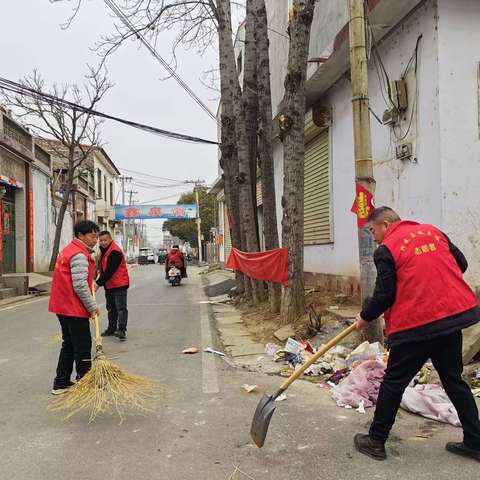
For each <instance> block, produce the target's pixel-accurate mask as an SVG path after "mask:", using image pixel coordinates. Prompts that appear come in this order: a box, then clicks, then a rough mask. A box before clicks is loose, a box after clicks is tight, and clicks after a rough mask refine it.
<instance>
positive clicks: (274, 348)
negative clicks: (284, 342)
mask: <svg viewBox="0 0 480 480" xmlns="http://www.w3.org/2000/svg"><path fill="white" fill-rule="evenodd" d="M281 348H282V347H280V345H277V344H276V343H267V344H266V345H265V354H266V355H269V356H271V357H273V356H274V355H275V354H276V353H277V352H278V351H279V350H280V349H281Z"/></svg>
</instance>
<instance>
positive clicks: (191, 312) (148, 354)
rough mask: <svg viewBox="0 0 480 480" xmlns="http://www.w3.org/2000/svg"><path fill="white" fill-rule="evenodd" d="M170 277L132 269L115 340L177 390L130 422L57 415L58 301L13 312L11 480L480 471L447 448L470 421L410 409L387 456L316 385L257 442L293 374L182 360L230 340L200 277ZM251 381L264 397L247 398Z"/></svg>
mask: <svg viewBox="0 0 480 480" xmlns="http://www.w3.org/2000/svg"><path fill="white" fill-rule="evenodd" d="M163 275H164V270H163V268H162V267H161V266H158V265H151V266H144V267H137V268H135V269H134V270H133V271H132V287H131V289H130V291H129V311H130V320H129V328H128V339H127V341H126V342H124V343H120V342H119V341H118V340H117V339H115V338H107V339H105V341H104V348H105V351H106V352H107V354H108V355H109V356H112V357H115V359H116V360H115V361H116V362H117V363H119V364H120V365H121V366H123V367H124V368H126V369H128V370H130V371H132V372H134V373H138V374H141V375H145V376H148V377H151V378H153V379H155V380H157V381H158V382H160V383H162V384H163V385H164V386H165V395H164V396H163V397H162V398H160V399H159V400H158V401H157V402H156V403H155V409H154V411H153V412H152V413H148V414H146V415H139V414H132V415H129V416H127V418H126V419H125V420H124V421H123V423H120V422H119V419H118V417H117V416H115V415H106V416H103V417H100V418H98V419H97V420H96V421H95V422H94V423H92V424H88V416H87V415H86V414H78V415H76V416H75V417H73V418H71V419H69V420H67V421H64V420H63V418H62V416H61V415H60V414H59V413H56V412H50V411H48V410H47V407H48V405H49V402H50V401H51V398H52V396H51V395H50V389H51V384H52V379H53V375H54V370H55V366H56V361H57V357H58V351H59V348H60V344H59V343H58V342H55V341H54V338H55V334H56V333H58V332H59V325H58V322H57V320H56V318H55V316H53V315H51V314H49V313H48V312H47V302H48V299H46V298H40V299H35V300H32V301H30V302H28V303H24V304H20V305H14V306H10V307H6V308H3V309H1V310H0V459H1V460H0V479H1V480H60V479H62V480H78V479H87V480H100V479H102V480H117V479H118V480H140V479H142V480H143V479H145V480H152V479H173V480H193V479H195V480H207V479H208V480H227V479H230V478H231V479H254V480H266V479H272V480H273V479H275V480H287V479H289V480H303V479H305V480H317V479H327V480H329V479H332V480H333V479H335V480H342V479H345V480H346V479H362V480H363V479H365V480H374V479H388V480H391V479H402V480H408V479H415V480H421V479H450V478H458V479H472V480H473V479H477V478H479V473H478V472H479V469H478V467H479V465H478V463H475V462H473V461H469V460H464V459H461V458H457V457H455V456H452V455H451V454H449V453H447V452H446V451H445V450H444V447H443V446H444V443H445V442H446V441H447V440H451V439H453V440H456V439H460V438H461V431H460V429H456V428H453V427H449V426H444V425H442V424H439V423H436V422H431V421H428V420H425V419H422V418H420V417H417V416H413V415H409V414H407V413H404V412H402V413H400V414H399V421H398V422H397V425H396V426H395V429H394V431H393V434H392V439H391V441H390V442H389V444H388V453H389V459H388V461H386V462H375V461H373V460H370V459H368V458H366V457H363V456H361V455H359V454H358V453H356V452H355V450H354V448H353V444H352V437H353V435H354V433H356V432H364V431H366V427H367V425H368V423H369V419H370V416H371V412H368V413H367V414H366V415H361V414H359V413H357V412H355V411H351V410H344V409H341V408H338V407H337V406H336V405H335V404H334V403H333V401H332V400H331V399H330V397H329V395H328V393H327V392H325V391H324V390H322V389H320V388H319V387H317V386H315V385H312V384H310V383H307V382H303V381H299V382H297V383H296V384H295V385H294V386H293V387H292V388H291V390H290V391H289V394H288V399H287V400H286V401H284V402H282V403H279V405H278V407H277V411H276V413H275V415H274V418H273V420H272V424H271V426H270V431H269V435H268V438H267V443H266V445H265V446H264V448H263V449H258V448H257V447H255V446H254V445H253V444H252V442H251V441H250V438H249V427H250V422H251V418H252V414H253V411H254V409H255V406H256V404H257V402H258V400H259V398H260V395H261V393H262V392H265V391H274V390H275V388H276V387H277V386H278V385H279V383H280V381H281V379H279V378H278V377H269V376H262V375H258V374H255V373H250V372H246V371H242V370H237V369H235V368H233V367H232V366H231V365H229V364H228V363H227V362H226V361H225V360H224V359H222V358H219V357H215V356H213V355H211V354H206V353H198V354H196V355H182V353H181V351H182V350H183V349H185V348H188V347H193V346H196V347H198V348H200V349H201V350H203V348H205V347H208V346H214V347H217V348H219V349H221V348H222V346H221V344H219V343H218V340H217V337H216V331H215V325H214V321H213V320H212V318H211V317H210V312H209V308H210V307H209V306H208V305H206V304H204V303H202V301H204V300H205V298H204V296H203V293H202V292H203V290H202V287H201V276H199V275H198V271H196V270H195V269H193V268H192V269H191V271H190V278H189V279H187V280H186V281H185V282H184V284H183V285H182V286H181V287H176V288H172V287H170V286H169V285H168V284H167V283H166V282H165V280H164V279H163ZM102 298H103V295H102V294H100V295H99V301H100V302H102V301H103V300H102ZM103 326H105V318H104V319H103ZM245 383H248V384H257V385H258V386H259V389H258V390H259V391H258V392H256V393H251V394H248V393H246V392H245V391H244V390H243V389H242V388H241V387H242V385H243V384H245ZM237 469H239V470H237ZM240 471H241V472H244V473H241V472H240ZM235 472H236V473H235Z"/></svg>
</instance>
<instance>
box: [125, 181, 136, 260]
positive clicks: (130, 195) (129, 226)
mask: <svg viewBox="0 0 480 480" xmlns="http://www.w3.org/2000/svg"><path fill="white" fill-rule="evenodd" d="M125 193H127V194H128V197H129V198H128V205H129V206H132V205H133V195H136V194H137V193H138V192H136V191H134V190H125ZM129 236H131V237H132V240H133V235H132V220H130V221H129V222H128V228H127V250H128V237H129ZM133 251H134V252H135V250H133Z"/></svg>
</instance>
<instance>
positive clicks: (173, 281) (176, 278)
mask: <svg viewBox="0 0 480 480" xmlns="http://www.w3.org/2000/svg"><path fill="white" fill-rule="evenodd" d="M181 281H182V274H181V272H180V270H179V269H178V268H177V267H171V268H170V270H169V271H168V282H169V283H170V285H171V286H172V287H176V286H178V285H180V282H181Z"/></svg>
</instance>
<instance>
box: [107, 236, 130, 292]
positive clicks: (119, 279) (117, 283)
mask: <svg viewBox="0 0 480 480" xmlns="http://www.w3.org/2000/svg"><path fill="white" fill-rule="evenodd" d="M113 251H116V252H120V253H121V254H122V263H121V264H120V266H119V267H118V268H117V271H116V272H115V273H114V274H113V275H112V277H111V278H110V280H109V281H108V282H107V283H106V284H105V288H106V289H107V290H110V289H111V288H120V287H126V286H127V285H129V284H130V278H129V277H128V269H127V261H126V260H125V255H124V254H123V250H122V249H121V248H120V247H119V246H118V245H117V244H116V243H115V242H112V243H111V244H110V247H109V248H108V250H107V251H106V252H105V253H104V254H103V256H102V265H101V267H102V272H104V271H105V270H106V268H107V262H108V257H109V256H110V254H111V253H112V252H113Z"/></svg>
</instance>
